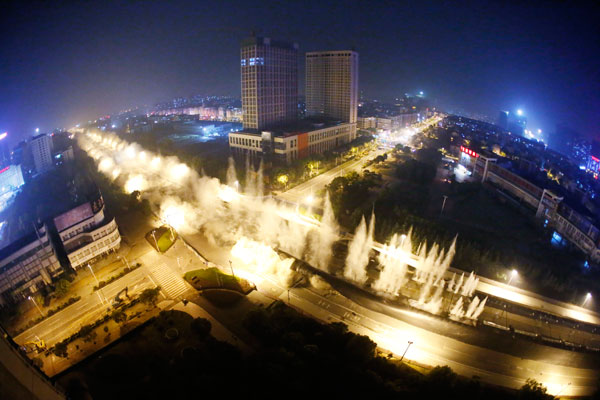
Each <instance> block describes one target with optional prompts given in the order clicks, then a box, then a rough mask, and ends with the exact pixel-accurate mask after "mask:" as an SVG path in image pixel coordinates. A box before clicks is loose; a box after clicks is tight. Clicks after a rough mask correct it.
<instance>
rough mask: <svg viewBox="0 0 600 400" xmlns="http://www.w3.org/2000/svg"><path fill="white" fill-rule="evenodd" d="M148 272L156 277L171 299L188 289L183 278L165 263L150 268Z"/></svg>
mask: <svg viewBox="0 0 600 400" xmlns="http://www.w3.org/2000/svg"><path fill="white" fill-rule="evenodd" d="M150 273H151V274H152V276H153V277H154V279H156V282H157V284H158V285H159V286H160V287H161V289H162V290H163V291H164V292H165V293H166V294H167V295H168V296H169V297H170V298H172V299H174V298H177V297H178V296H181V295H182V294H184V293H185V292H187V291H188V287H187V286H186V284H185V282H184V281H183V279H182V278H180V277H179V276H178V275H177V274H176V273H175V272H173V271H172V270H171V269H170V268H169V267H167V266H166V265H165V264H163V265H159V266H158V267H154V268H152V269H150Z"/></svg>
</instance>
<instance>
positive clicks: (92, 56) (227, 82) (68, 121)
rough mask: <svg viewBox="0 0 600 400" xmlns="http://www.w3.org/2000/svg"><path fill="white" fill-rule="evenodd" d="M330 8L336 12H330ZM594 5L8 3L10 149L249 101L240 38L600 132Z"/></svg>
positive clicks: (449, 98)
mask: <svg viewBox="0 0 600 400" xmlns="http://www.w3.org/2000/svg"><path fill="white" fill-rule="evenodd" d="M323 10H326V11H327V12H324V11H323ZM598 11H600V6H598V5H588V4H585V3H583V2H582V3H577V4H576V5H572V3H564V2H558V1H552V2H529V3H526V4H524V5H523V4H521V3H517V2H500V1H494V2H490V3H486V4H481V3H476V2H468V1H462V2H457V3H453V4H442V3H440V2H425V3H419V5H418V6H415V5H412V4H410V3H403V4H398V3H396V2H376V3H357V4H347V3H346V2H332V1H325V2H322V1H321V2H302V3H295V4H287V3H280V2H262V3H260V4H253V5H252V6H248V5H247V3H246V2H236V1H233V2H222V3H218V4H213V5H212V6H210V7H209V6H208V5H207V4H202V3H198V2H191V1H177V2H170V3H161V2H145V1H144V2H142V1H139V2H138V1H134V2H128V3H126V4H119V3H116V2H104V3H101V4H100V3H98V4H94V8H93V10H92V9H90V7H89V6H86V5H84V4H67V5H63V6H61V7H56V6H55V5H54V4H47V3H44V2H36V1H34V2H16V1H14V2H10V3H9V4H8V5H6V7H5V10H4V13H3V14H4V21H3V26H4V35H3V38H4V43H3V46H2V52H3V54H2V58H3V60H4V62H3V63H2V67H1V76H2V77H1V78H0V80H1V82H2V83H1V87H2V88H3V96H2V100H1V102H2V105H1V107H0V110H1V111H0V131H8V132H9V138H10V140H11V144H16V142H17V141H18V140H20V139H23V138H25V137H28V136H31V135H33V134H34V129H35V128H36V127H39V128H40V130H41V131H42V132H44V131H51V130H52V129H54V128H56V127H70V126H73V125H74V124H75V123H76V122H83V121H87V120H89V119H91V118H96V117H98V116H100V115H103V114H112V113H115V112H118V111H120V110H123V109H127V108H130V107H135V106H142V105H153V104H155V103H156V102H160V101H165V100H168V99H170V98H173V97H179V96H184V97H185V96H190V95H194V94H206V95H224V96H235V97H239V96H240V73H239V47H240V42H241V40H242V39H243V38H244V37H245V36H248V35H249V34H250V32H251V31H256V33H257V34H258V35H261V36H267V37H271V38H275V39H281V40H287V41H292V42H297V43H298V44H299V46H300V50H299V63H300V70H299V73H300V80H299V81H300V87H299V92H300V93H303V87H302V84H303V81H304V80H303V73H304V69H303V55H304V53H305V52H307V51H315V50H338V49H350V48H354V49H356V50H357V51H358V53H359V54H360V67H359V77H360V81H359V82H360V83H359V90H360V91H361V92H362V93H363V94H364V96H365V97H368V98H378V99H382V100H391V99H393V98H394V97H397V96H399V95H401V94H403V93H405V92H413V93H414V92H417V91H420V90H422V91H424V92H425V94H426V96H428V97H429V98H431V99H432V100H433V101H435V102H436V103H437V104H439V105H440V106H442V107H443V108H445V109H455V110H456V109H462V110H465V111H468V112H471V113H480V114H486V115H488V116H489V117H490V118H493V119H494V118H495V117H496V115H497V113H498V111H500V110H504V109H508V110H516V109H517V108H521V109H523V110H524V112H525V114H526V115H527V116H528V119H529V129H532V130H533V129H538V128H541V129H543V130H544V132H545V133H552V132H554V129H555V126H556V125H557V124H559V123H564V124H566V125H567V126H570V127H572V128H573V129H575V130H576V131H579V132H581V133H583V134H584V135H586V136H588V137H590V138H591V137H596V138H597V137H600V131H599V129H598V126H599V123H600V114H598V112H597V110H598V109H600V79H598V78H599V76H598V75H599V72H598V71H600V65H599V64H600V62H599V60H600V57H599V55H598V54H600V51H599V50H600V46H598V37H600V36H599V35H598V34H599V33H600V32H599V29H598V27H597V26H595V25H594V24H595V22H594V17H595V16H596V15H598Z"/></svg>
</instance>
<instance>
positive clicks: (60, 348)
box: [54, 341, 69, 358]
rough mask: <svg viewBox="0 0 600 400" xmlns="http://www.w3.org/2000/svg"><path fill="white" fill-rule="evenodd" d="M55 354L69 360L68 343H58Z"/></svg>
mask: <svg viewBox="0 0 600 400" xmlns="http://www.w3.org/2000/svg"><path fill="white" fill-rule="evenodd" d="M54 354H56V355H57V356H58V357H64V358H68V357H69V353H68V349H67V343H66V342H64V341H62V342H58V343H56V344H55V345H54Z"/></svg>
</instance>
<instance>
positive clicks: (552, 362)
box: [190, 234, 599, 395]
mask: <svg viewBox="0 0 600 400" xmlns="http://www.w3.org/2000/svg"><path fill="white" fill-rule="evenodd" d="M190 242H191V243H192V244H193V245H194V247H196V248H198V249H200V250H201V252H202V254H203V255H204V256H206V257H207V258H208V259H209V260H210V261H212V262H214V263H217V264H221V265H225V264H224V263H227V262H228V259H229V258H230V257H229V253H228V249H226V248H220V247H218V246H215V245H213V244H211V243H209V242H208V241H207V240H206V239H205V238H203V237H202V236H201V235H200V234H196V235H193V236H192V237H191V238H190ZM233 266H234V269H235V272H236V274H237V275H240V276H243V277H245V278H247V279H249V280H251V281H252V282H254V283H255V284H256V286H257V289H258V290H259V291H260V292H261V293H263V294H264V295H265V296H268V297H271V298H279V299H280V300H282V301H284V302H286V303H287V302H288V295H289V300H290V303H291V305H292V306H293V307H296V308H298V309H300V310H301V311H303V312H305V313H307V314H309V315H311V316H314V317H316V318H318V319H320V320H323V321H325V322H334V321H341V322H344V323H346V324H347V325H348V326H349V328H350V329H351V330H352V331H354V332H356V333H359V334H363V335H367V336H369V337H370V338H371V339H372V340H374V341H375V342H376V343H378V345H379V346H380V347H381V348H384V349H387V350H389V351H391V352H393V353H394V354H396V355H398V356H400V355H401V354H402V353H403V352H404V350H406V346H407V342H408V340H410V341H412V342H413V345H412V346H411V347H410V349H409V351H408V353H407V355H406V359H409V360H415V361H417V362H421V363H424V364H428V365H449V366H450V367H451V368H452V369H453V370H455V371H456V372H457V373H459V374H461V375H464V376H468V377H473V376H477V377H479V378H480V379H481V380H482V381H485V382H488V383H493V384H498V385H502V386H506V387H512V388H519V387H521V386H522V385H523V384H524V383H525V381H526V379H527V378H535V379H537V380H538V381H540V382H543V383H544V384H545V385H546V386H547V387H548V389H549V390H550V392H552V393H555V394H556V393H559V392H560V393H561V394H563V395H585V394H588V395H589V394H591V393H593V392H594V391H595V389H596V382H597V379H598V376H599V375H598V369H597V368H596V367H594V366H595V365H597V364H595V358H594V356H589V355H587V354H582V353H575V352H569V351H567V350H562V349H557V348H552V347H548V346H543V345H539V344H535V343H531V342H527V341H525V340H517V341H514V340H513V339H512V338H511V337H510V336H506V335H505V336H502V338H504V340H506V341H509V342H512V348H511V349H510V352H512V353H516V354H519V352H520V353H521V356H518V355H514V354H506V353H504V352H501V351H495V350H490V349H488V348H485V347H482V346H477V345H473V344H469V343H464V341H467V339H468V338H467V336H466V335H470V336H472V337H471V339H470V340H473V339H479V342H484V344H485V342H486V341H488V344H489V343H490V341H497V340H500V337H498V336H493V335H492V336H486V333H483V332H481V333H480V332H479V331H478V330H476V329H475V328H471V327H465V328H464V329H463V328H462V327H461V328H459V327H458V324H454V323H450V322H445V321H441V319H439V318H436V317H432V316H429V315H427V314H425V313H419V312H414V311H410V310H406V309H404V310H402V309H398V308H395V307H391V306H387V305H385V304H383V303H381V301H373V300H370V299H369V298H368V296H364V295H361V294H360V293H359V294H358V295H357V294H356V292H354V291H353V290H351V292H353V293H354V294H352V293H345V295H342V294H332V293H334V292H326V293H324V292H319V291H317V290H315V289H312V288H311V289H307V288H293V289H290V290H289V292H288V290H287V288H286V287H285V286H284V285H283V284H281V283H280V282H279V281H278V280H277V279H276V278H274V277H273V276H266V275H258V274H256V273H255V272H253V271H250V270H248V269H247V268H246V267H245V266H244V265H243V264H242V263H241V261H240V260H236V259H233ZM358 292H360V290H359V291H358ZM348 296H350V297H351V298H349V297H348ZM367 306H368V307H367ZM420 325H421V326H426V327H427V328H428V329H429V330H428V329H424V328H422V327H421V326H420ZM434 325H435V326H438V329H446V330H447V331H450V330H452V331H457V332H458V333H456V334H455V335H454V336H455V337H449V336H447V335H443V334H439V333H436V332H431V331H430V330H433V329H432V326H434ZM461 329H462V330H461ZM465 330H466V331H467V333H464V332H465ZM477 336H481V337H480V338H477ZM456 337H457V338H459V339H462V340H463V341H461V340H459V339H457V338H456ZM507 350H508V349H507ZM527 356H530V357H531V358H527ZM533 357H536V358H533ZM586 357H591V359H590V360H589V362H587V361H588V360H587V359H586ZM537 358H539V359H537ZM582 360H586V363H583V362H582ZM583 364H585V365H586V366H590V367H591V368H581V367H579V368H578V367H576V366H577V365H583Z"/></svg>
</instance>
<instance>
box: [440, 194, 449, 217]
mask: <svg viewBox="0 0 600 400" xmlns="http://www.w3.org/2000/svg"><path fill="white" fill-rule="evenodd" d="M447 199H448V196H446V195H444V201H443V202H442V209H441V210H440V217H441V216H442V213H443V212H444V207H446V200H447Z"/></svg>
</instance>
